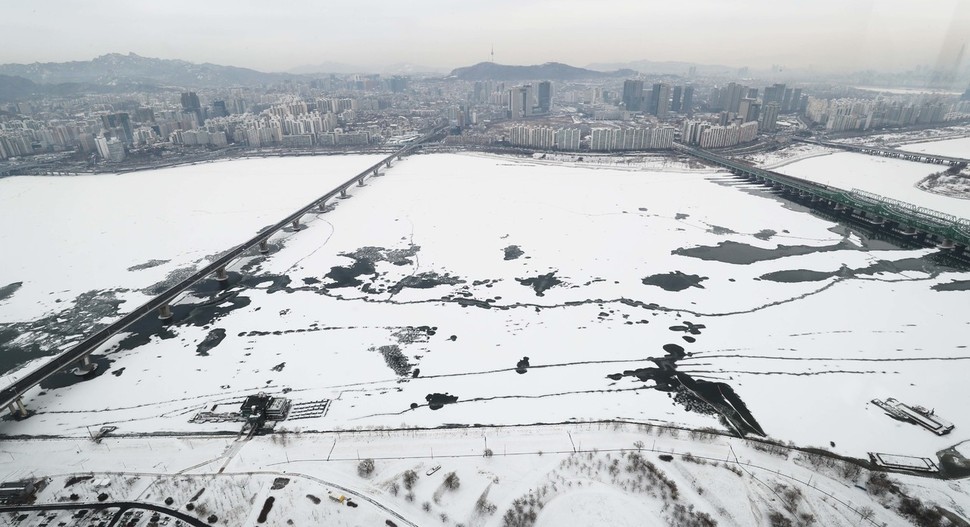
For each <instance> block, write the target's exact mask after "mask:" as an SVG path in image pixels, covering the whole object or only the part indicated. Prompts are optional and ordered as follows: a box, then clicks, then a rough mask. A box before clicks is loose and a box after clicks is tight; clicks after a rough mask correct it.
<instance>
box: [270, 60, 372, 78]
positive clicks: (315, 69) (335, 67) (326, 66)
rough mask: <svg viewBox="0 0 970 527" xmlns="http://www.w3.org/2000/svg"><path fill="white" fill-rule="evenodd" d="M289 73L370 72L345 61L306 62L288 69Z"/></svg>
mask: <svg viewBox="0 0 970 527" xmlns="http://www.w3.org/2000/svg"><path fill="white" fill-rule="evenodd" d="M287 71H288V72H289V73H293V74H295V75H305V74H312V73H337V74H341V75H343V74H348V73H368V72H369V70H368V69H367V68H362V67H360V66H355V65H353V64H344V63H343V62H321V63H320V64H305V65H303V66H297V67H295V68H290V69H289V70H287Z"/></svg>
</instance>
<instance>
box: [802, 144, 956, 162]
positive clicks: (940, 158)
mask: <svg viewBox="0 0 970 527" xmlns="http://www.w3.org/2000/svg"><path fill="white" fill-rule="evenodd" d="M795 140H796V141H800V142H803V143H811V144H815V145H820V146H827V147H830V148H839V149H841V150H847V151H849V152H859V153H863V154H876V155H881V156H885V157H899V158H902V159H911V160H926V161H929V162H933V163H938V164H950V165H956V164H959V163H967V164H970V159H967V158H963V157H952V156H944V155H938V154H929V153H925V152H910V151H908V150H899V149H896V148H885V147H881V146H870V145H854V144H849V143H841V142H838V141H820V140H816V139H802V138H795Z"/></svg>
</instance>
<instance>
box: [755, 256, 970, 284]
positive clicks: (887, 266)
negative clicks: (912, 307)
mask: <svg viewBox="0 0 970 527" xmlns="http://www.w3.org/2000/svg"><path fill="white" fill-rule="evenodd" d="M942 270H943V269H942V268H941V267H939V266H937V265H936V264H934V263H932V262H930V261H928V260H925V259H922V258H903V259H901V260H879V261H877V262H876V263H874V264H871V265H867V266H865V267H860V268H857V269H850V268H848V267H842V268H841V269H839V270H838V271H812V270H810V269H786V270H783V271H775V272H772V273H767V274H763V275H761V276H760V277H759V278H760V279H762V280H770V281H772V282H782V283H798V282H820V281H822V280H826V279H828V278H832V277H836V276H837V277H841V278H855V277H857V276H872V275H877V274H881V273H886V274H899V273H903V272H907V271H917V272H922V273H927V274H929V275H931V276H936V275H937V274H939V273H940V272H941V271H942ZM968 283H970V282H968ZM934 289H936V287H935V286H934Z"/></svg>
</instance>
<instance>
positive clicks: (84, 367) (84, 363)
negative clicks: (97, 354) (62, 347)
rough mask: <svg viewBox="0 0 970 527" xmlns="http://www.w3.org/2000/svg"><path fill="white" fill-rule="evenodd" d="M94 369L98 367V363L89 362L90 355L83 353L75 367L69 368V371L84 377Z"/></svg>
mask: <svg viewBox="0 0 970 527" xmlns="http://www.w3.org/2000/svg"><path fill="white" fill-rule="evenodd" d="M96 369H98V365H97V364H95V363H93V362H91V356H90V355H85V356H84V357H82V358H81V360H80V362H78V365H77V367H76V368H74V369H73V370H71V373H73V374H74V375H77V376H78V377H84V376H85V375H87V374H89V373H91V372H93V371H94V370H96Z"/></svg>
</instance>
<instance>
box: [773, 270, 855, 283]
mask: <svg viewBox="0 0 970 527" xmlns="http://www.w3.org/2000/svg"><path fill="white" fill-rule="evenodd" d="M838 274H839V273H838V272H837V271H832V272H823V271H810V270H808V269H791V270H786V271H775V272H773V273H767V274H763V275H761V276H760V277H759V278H761V279H762V280H770V281H772V282H781V283H785V284H794V283H799V282H821V281H822V280H826V279H828V278H832V277H833V276H836V275H838Z"/></svg>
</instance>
